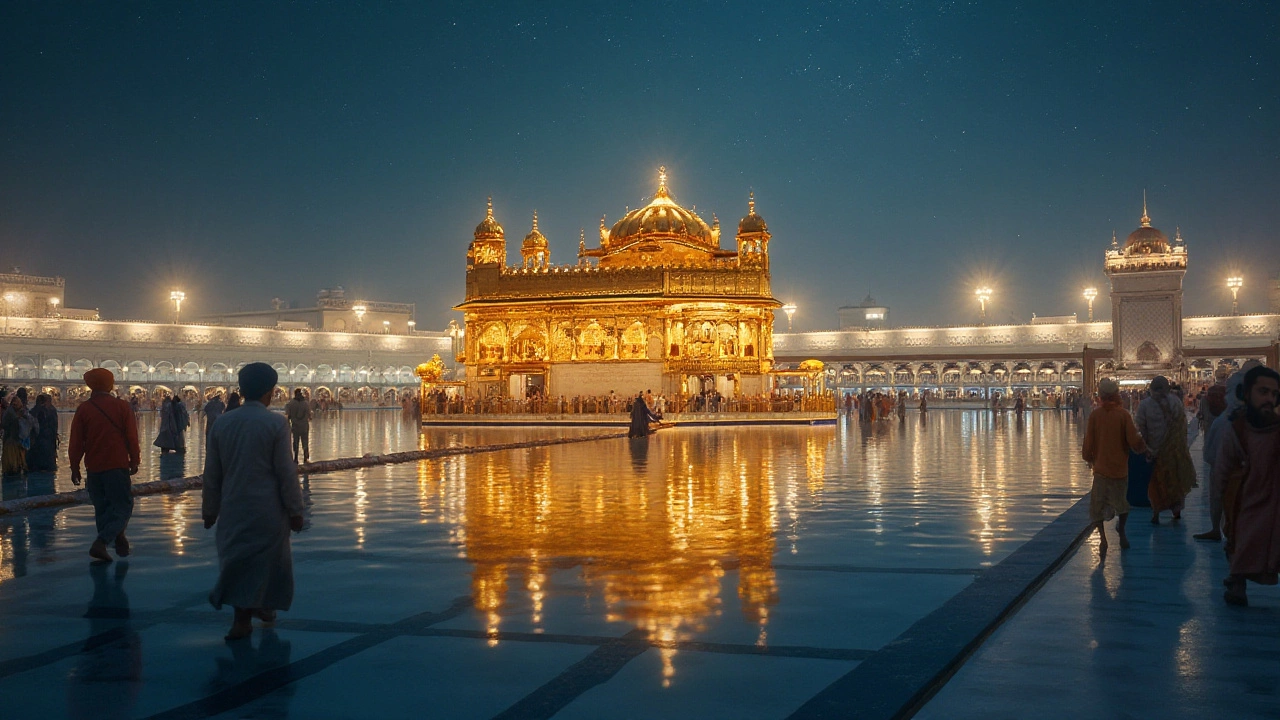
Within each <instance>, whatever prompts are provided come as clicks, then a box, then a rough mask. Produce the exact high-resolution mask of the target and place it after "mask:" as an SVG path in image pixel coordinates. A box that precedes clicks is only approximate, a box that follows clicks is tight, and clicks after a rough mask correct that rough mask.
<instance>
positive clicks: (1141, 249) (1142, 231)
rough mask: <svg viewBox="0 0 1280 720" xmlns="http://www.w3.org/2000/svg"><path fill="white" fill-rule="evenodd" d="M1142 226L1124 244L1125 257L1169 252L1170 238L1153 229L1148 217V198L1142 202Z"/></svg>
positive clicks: (1130, 234)
mask: <svg viewBox="0 0 1280 720" xmlns="http://www.w3.org/2000/svg"><path fill="white" fill-rule="evenodd" d="M1141 222H1142V225H1141V226H1139V227H1138V229H1137V230H1134V231H1133V232H1131V233H1129V239H1128V240H1126V241H1125V243H1124V254H1125V255H1150V254H1152V253H1167V252H1169V237H1168V236H1167V235H1165V234H1164V233H1163V232H1161V231H1160V230H1159V229H1158V228H1153V227H1151V218H1150V217H1149V216H1148V215H1147V201H1146V198H1143V200H1142V220H1141Z"/></svg>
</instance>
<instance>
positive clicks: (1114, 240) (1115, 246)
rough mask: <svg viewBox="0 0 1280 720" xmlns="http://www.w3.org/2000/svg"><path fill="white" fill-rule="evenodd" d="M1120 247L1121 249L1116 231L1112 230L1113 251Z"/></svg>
mask: <svg viewBox="0 0 1280 720" xmlns="http://www.w3.org/2000/svg"><path fill="white" fill-rule="evenodd" d="M1118 247H1120V242H1119V241H1118V240H1116V231H1115V230H1112V231H1111V249H1112V250H1115V249H1116V248H1118Z"/></svg>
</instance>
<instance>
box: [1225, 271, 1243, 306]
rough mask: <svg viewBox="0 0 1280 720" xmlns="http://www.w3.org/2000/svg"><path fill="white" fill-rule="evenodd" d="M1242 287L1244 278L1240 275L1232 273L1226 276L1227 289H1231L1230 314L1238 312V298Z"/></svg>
mask: <svg viewBox="0 0 1280 720" xmlns="http://www.w3.org/2000/svg"><path fill="white" fill-rule="evenodd" d="M1242 287H1244V278H1242V277H1240V276H1239V275H1234V276H1232V277H1229V278H1227V289H1228V290H1230V291H1231V314H1232V315H1239V314H1240V313H1239V312H1238V311H1239V309H1240V304H1239V302H1238V298H1239V297H1240V288H1242Z"/></svg>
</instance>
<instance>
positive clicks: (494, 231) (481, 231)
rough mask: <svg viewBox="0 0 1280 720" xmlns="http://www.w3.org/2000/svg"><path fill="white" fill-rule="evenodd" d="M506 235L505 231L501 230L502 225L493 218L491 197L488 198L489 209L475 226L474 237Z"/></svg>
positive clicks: (480, 238) (502, 236)
mask: <svg viewBox="0 0 1280 720" xmlns="http://www.w3.org/2000/svg"><path fill="white" fill-rule="evenodd" d="M505 237H506V233H504V232H503V231H502V226H501V225H499V224H498V221H497V220H494V219H493V198H489V210H488V212H487V213H486V214H485V217H484V220H481V221H480V224H479V225H477V226H476V234H475V238H476V239H477V240H487V239H495V238H496V239H502V238H505Z"/></svg>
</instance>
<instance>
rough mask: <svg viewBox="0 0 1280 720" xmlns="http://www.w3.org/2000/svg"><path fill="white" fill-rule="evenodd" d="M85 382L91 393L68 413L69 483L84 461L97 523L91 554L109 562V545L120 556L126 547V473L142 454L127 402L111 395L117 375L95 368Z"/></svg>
mask: <svg viewBox="0 0 1280 720" xmlns="http://www.w3.org/2000/svg"><path fill="white" fill-rule="evenodd" d="M84 382H85V384H86V385H88V386H89V389H90V390H92V391H93V394H92V395H90V396H89V399H88V400H86V401H84V402H83V403H81V404H80V407H78V408H76V414H75V416H74V417H73V418H71V439H70V440H69V441H68V442H67V446H68V453H69V455H70V460H71V482H72V484H74V485H76V486H79V485H80V482H81V475H80V461H81V460H84V465H85V468H86V469H87V470H88V471H89V477H88V481H87V482H86V489H87V490H88V491H89V500H90V501H91V502H92V503H93V520H94V522H95V523H96V525H97V528H98V537H97V538H96V539H95V540H94V541H93V544H92V545H91V546H89V555H90V556H91V557H93V558H94V559H96V560H102V561H105V562H110V561H111V556H110V555H109V554H107V545H108V544H114V545H115V548H116V555H119V556H120V557H126V556H128V555H129V552H130V548H129V539H128V538H126V537H125V534H124V531H125V529H126V528H127V527H128V526H129V520H130V518H132V517H133V488H132V481H131V480H130V479H129V478H130V476H133V475H136V474H137V473H138V461H139V458H140V456H141V450H140V449H139V447H138V422H137V420H135V419H134V417H133V408H131V407H130V406H129V403H128V402H126V401H124V400H121V399H119V398H116V397H112V395H111V388H112V387H113V386H114V385H115V376H114V375H112V374H111V371H110V370H106V369H104V368H94V369H92V370H90V371H89V372H86V373H85V374H84Z"/></svg>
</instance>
